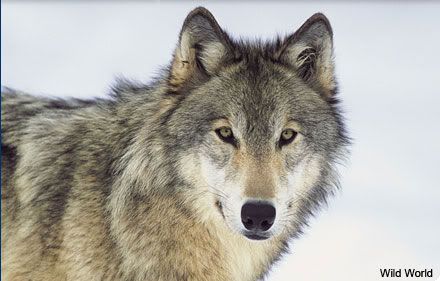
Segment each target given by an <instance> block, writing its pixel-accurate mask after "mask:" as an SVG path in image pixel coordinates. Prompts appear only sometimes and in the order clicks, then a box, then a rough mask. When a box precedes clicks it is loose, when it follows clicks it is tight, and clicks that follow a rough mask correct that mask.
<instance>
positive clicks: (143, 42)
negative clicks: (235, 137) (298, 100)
mask: <svg viewBox="0 0 440 281" xmlns="http://www.w3.org/2000/svg"><path fill="white" fill-rule="evenodd" d="M201 4H204V3H197V2H185V3H177V2H176V3H174V2H166V3H159V2H145V3H144V2H140V1H128V2H122V1H121V2H117V1H110V2H104V1H103V2H99V1H93V2H91V3H86V2H85V1H84V2H83V1H80V2H77V3H74V1H72V2H68V1H63V2H58V3H56V2H55V1H47V2H46V1H43V2H40V3H33V2H30V1H23V2H21V1H18V3H12V2H2V11H1V60H2V64H1V72H2V77H1V83H2V85H4V86H9V87H13V88H17V89H20V90H24V91H28V92H30V93H34V94H41V95H51V96H75V97H92V96H95V97H97V96H100V97H104V96H105V95H106V93H107V92H108V89H109V87H110V85H111V84H112V82H113V80H114V78H115V77H116V76H117V75H124V76H126V77H128V78H135V79H139V80H141V81H145V82H148V81H149V80H150V79H151V78H152V77H153V76H154V75H155V73H157V71H158V70H159V69H160V67H161V66H164V65H166V64H167V63H168V62H169V60H170V58H171V53H172V51H173V49H174V46H175V44H176V42H177V36H178V33H179V30H180V27H181V24H182V22H183V20H184V18H185V16H186V14H187V13H188V12H189V11H190V10H191V9H192V8H194V7H196V6H198V5H201ZM204 6H205V7H207V8H208V9H210V10H211V12H212V13H213V14H214V16H215V17H216V18H217V20H218V22H219V23H220V25H221V26H223V27H224V28H226V29H227V30H228V31H229V32H230V33H231V34H232V35H233V36H235V37H238V36H243V37H247V38H257V37H262V38H267V39H269V38H273V37H274V36H275V35H276V34H287V33H291V32H294V31H295V29H296V28H298V27H299V26H300V25H301V24H302V23H303V22H304V21H305V20H306V19H307V18H308V17H309V16H311V15H312V14H313V13H315V12H318V11H320V12H324V13H325V14H326V15H327V16H328V17H329V19H330V22H331V23H332V26H333V29H334V42H335V54H336V66H337V74H338V80H339V85H340V98H341V99H342V100H343V108H344V110H345V112H346V117H347V122H348V128H349V131H350V132H351V135H352V137H353V138H354V146H353V147H352V154H351V157H350V161H349V162H348V163H347V164H346V167H345V168H342V169H341V175H342V187H343V188H342V190H341V192H339V194H338V195H337V196H336V197H335V198H333V199H332V200H330V206H329V208H328V209H326V210H323V211H322V212H321V213H320V214H319V215H318V216H317V218H316V219H314V220H313V222H312V223H311V227H309V228H308V229H307V231H306V233H305V234H304V235H303V236H302V237H301V238H300V239H297V240H295V241H294V243H293V244H292V245H291V252H292V253H291V254H290V255H288V256H286V257H285V258H284V259H282V261H281V262H280V263H279V264H278V266H276V267H274V269H273V272H272V273H271V274H270V275H269V278H268V280H277V281H291V280H295V281H314V280H335V281H345V280H346V281H353V280H356V281H371V280H381V278H380V274H379V269H380V268H387V267H388V268H406V267H410V268H419V269H424V268H429V269H430V268H433V269H434V275H435V276H436V277H435V278H431V279H424V278H418V279H414V280H436V278H437V277H438V276H439V275H440V239H439V237H440V219H439V216H440V184H439V180H438V177H439V171H440V169H439V159H440V128H439V122H440V90H439V89H440V87H439V83H440V55H439V50H440V31H439V28H440V16H439V15H440V4H436V3H434V2H403V3H400V4H399V3H398V2H389V3H387V4H381V3H379V2H375V1H373V2H370V3H368V2H363V3H350V2H348V1H342V2H334V3H333V2H331V1H322V2H313V3H312V4H310V3H309V4H308V3H306V2H271V3H267V4H264V3H262V2H250V1H244V2H234V3H233V2H232V1H231V2H226V3H219V2H217V3H215V2H214V3H210V4H207V5H204ZM398 280H411V279H405V278H399V279H398Z"/></svg>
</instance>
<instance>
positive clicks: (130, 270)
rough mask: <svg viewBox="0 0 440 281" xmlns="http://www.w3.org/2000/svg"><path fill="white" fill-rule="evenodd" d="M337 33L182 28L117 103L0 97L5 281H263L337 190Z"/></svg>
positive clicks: (340, 135)
mask: <svg viewBox="0 0 440 281" xmlns="http://www.w3.org/2000/svg"><path fill="white" fill-rule="evenodd" d="M332 38H333V35H332V29H331V27H330V24H329V21H328V20H327V18H326V17H325V16H324V15H322V14H315V15H313V16H312V17H311V18H310V19H308V20H307V21H306V22H305V23H304V24H303V25H302V26H301V27H300V28H299V29H298V30H297V31H296V32H294V33H293V34H291V35H289V36H286V37H285V38H278V39H276V40H274V41H270V42H262V41H245V40H235V39H232V38H231V37H230V36H229V35H228V34H227V33H226V32H224V31H223V30H222V29H221V28H220V26H219V25H218V23H217V22H216V20H215V19H214V17H213V16H212V15H211V13H210V12H209V11H207V10H206V9H204V8H197V9H195V10H193V11H192V12H191V13H190V14H189V15H188V16H187V18H186V20H185V22H184V24H183V27H182V30H181V32H180V36H179V38H178V44H177V47H176V49H175V52H174V55H173V57H172V60H171V63H170V64H169V67H168V68H167V69H166V70H165V71H164V72H163V73H162V75H161V76H160V77H159V78H157V79H156V80H154V81H153V82H152V83H150V84H149V85H143V84H140V83H137V82H130V81H127V80H122V81H119V83H118V84H116V86H114V89H113V92H112V94H111V95H110V97H109V98H108V99H95V100H77V99H64V100H61V99H51V98H41V97H34V96H31V95H28V94H25V93H20V92H18V91H15V90H12V89H9V88H4V89H3V90H2V111H1V113H2V124H1V129H2V277H3V280H8V281H10V280H87V281H88V280H164V281H165V280H167V281H168V280H214V281H216V280H218V281H220V280H257V279H261V278H264V277H265V275H266V274H267V272H268V270H269V269H270V267H271V265H272V264H273V263H274V262H275V261H276V260H278V259H279V258H280V257H281V256H282V254H283V253H285V252H286V251H287V245H288V241H289V240H290V239H292V238H294V237H297V236H298V235H299V234H300V233H301V229H302V227H303V226H304V225H305V224H306V222H307V219H308V217H309V216H310V215H312V214H313V213H314V211H315V210H317V209H318V208H319V207H320V206H321V205H322V204H323V203H324V202H325V201H326V198H327V197H328V196H329V195H330V194H332V192H333V191H334V190H335V186H337V175H336V168H335V165H336V164H337V163H338V162H339V161H340V160H341V159H343V157H344V155H345V154H346V153H345V151H346V148H347V144H348V141H347V140H348V138H347V134H346V132H345V131H346V130H345V129H344V124H343V118H342V116H341V111H340V109H339V105H338V103H337V99H336V97H335V95H336V89H337V88H336V80H335V77H334V63H333V39H332Z"/></svg>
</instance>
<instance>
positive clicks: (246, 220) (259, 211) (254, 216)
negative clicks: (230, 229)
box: [241, 202, 276, 231]
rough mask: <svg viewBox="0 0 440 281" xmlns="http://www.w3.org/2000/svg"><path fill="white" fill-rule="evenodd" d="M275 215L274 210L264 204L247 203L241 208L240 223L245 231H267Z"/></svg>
mask: <svg viewBox="0 0 440 281" xmlns="http://www.w3.org/2000/svg"><path fill="white" fill-rule="evenodd" d="M275 215H276V210H275V208H274V207H273V206H272V205H271V204H269V203H266V202H249V203H246V204H244V205H243V207H242V208H241V222H242V223H243V225H244V227H246V229H247V230H257V231H266V230H268V229H269V228H271V227H272V225H273V222H274V220H275Z"/></svg>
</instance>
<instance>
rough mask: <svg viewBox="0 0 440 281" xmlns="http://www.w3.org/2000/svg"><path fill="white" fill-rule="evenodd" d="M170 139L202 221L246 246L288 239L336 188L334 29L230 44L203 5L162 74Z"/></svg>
mask: <svg viewBox="0 0 440 281" xmlns="http://www.w3.org/2000/svg"><path fill="white" fill-rule="evenodd" d="M167 85H168V89H169V95H171V96H173V97H175V99H176V100H177V102H175V106H174V107H173V109H172V110H170V113H169V114H168V116H167V125H168V128H169V131H168V142H169V144H168V145H169V146H170V147H172V148H173V149H174V150H175V151H176V154H177V156H176V157H177V158H176V159H179V160H178V162H179V163H178V167H179V168H178V171H177V173H178V174H179V175H180V176H181V177H182V178H183V179H184V180H185V181H186V182H187V183H188V184H189V185H190V186H191V187H192V188H190V189H189V191H188V192H190V193H191V194H192V195H193V196H192V197H191V198H192V199H191V203H192V204H193V205H194V206H195V208H196V209H197V210H198V211H199V212H200V214H201V217H202V218H203V219H202V220H204V221H213V220H217V221H218V222H220V223H222V224H224V225H225V226H226V228H227V229H229V230H230V231H232V232H234V233H236V234H239V235H244V236H245V237H247V238H249V239H251V240H264V239H269V238H271V237H274V236H277V235H295V234H296V233H298V231H299V230H300V227H301V225H302V224H303V223H304V222H305V220H306V218H307V216H308V215H309V214H311V213H312V211H313V210H314V209H316V207H318V206H319V205H320V203H322V202H323V201H325V198H326V196H327V195H328V194H329V193H331V191H332V190H333V188H334V186H335V184H336V181H337V180H336V177H335V168H334V164H335V163H336V162H337V160H338V159H340V158H341V155H343V152H344V146H345V144H346V143H347V141H346V137H345V133H344V127H343V123H342V120H341V117H340V113H339V111H338V109H337V106H336V103H337V102H336V99H335V96H334V95H335V93H336V82H335V77H334V65H333V43H332V30H331V27H330V24H329V21H328V20H327V18H326V17H325V16H324V15H322V14H315V15H313V16H312V17H311V18H310V19H308V20H307V21H306V22H305V23H304V24H303V25H302V26H301V27H300V28H299V29H298V30H297V31H296V32H295V33H293V34H292V35H290V36H287V37H286V38H284V39H277V40H276V41H274V42H267V43H262V42H244V41H234V40H233V39H231V38H230V37H229V36H228V34H226V33H225V32H224V31H223V30H222V29H221V28H220V26H219V25H218V23H217V22H216V20H215V19H214V17H213V16H212V15H211V13H209V11H207V10H206V9H204V8H197V9H195V10H194V11H192V12H191V13H190V14H189V15H188V16H187V18H186V20H185V22H184V24H183V27H182V30H181V33H180V37H179V43H178V45H177V48H176V50H175V53H174V57H173V60H172V63H171V66H170V69H169V74H168V80H167Z"/></svg>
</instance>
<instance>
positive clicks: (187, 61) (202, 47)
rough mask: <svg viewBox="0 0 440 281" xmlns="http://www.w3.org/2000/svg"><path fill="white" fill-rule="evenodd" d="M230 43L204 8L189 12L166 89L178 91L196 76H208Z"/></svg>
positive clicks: (219, 62) (216, 66) (220, 60)
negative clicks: (168, 85)
mask: <svg viewBox="0 0 440 281" xmlns="http://www.w3.org/2000/svg"><path fill="white" fill-rule="evenodd" d="M230 46H231V45H230V39H229V37H228V36H227V34H226V33H225V32H224V31H223V30H222V29H221V28H220V26H219V25H218V23H217V21H216V20H215V19H214V16H213V15H212V14H211V13H210V12H209V11H208V10H207V9H205V8H203V7H198V8H196V9H194V10H193V11H191V12H190V13H189V14H188V16H187V17H186V19H185V22H184V23H183V27H182V30H181V32H180V36H179V43H178V45H177V48H176V50H175V52H174V58H173V62H172V65H171V71H170V79H169V83H170V86H171V87H172V88H174V89H178V88H179V87H180V86H181V85H182V84H184V83H185V82H186V81H188V80H189V79H190V78H193V77H194V76H197V75H208V76H209V75H212V74H214V73H215V72H216V71H217V70H218V68H219V67H220V66H221V64H222V61H223V59H224V58H225V57H226V54H227V53H228V51H229V48H230Z"/></svg>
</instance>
